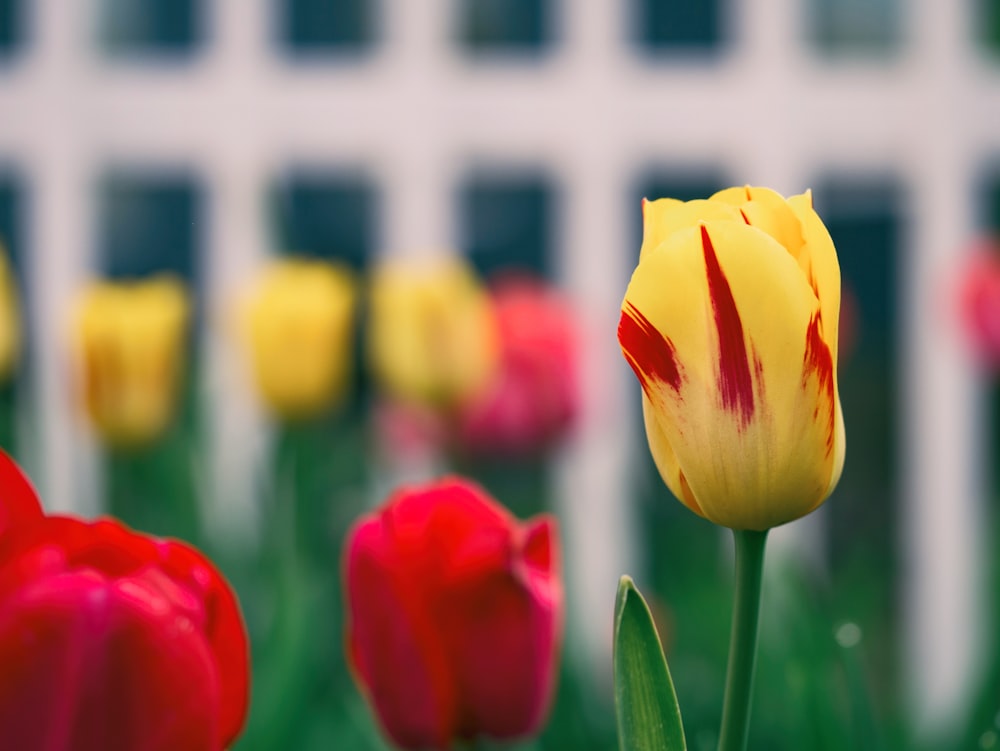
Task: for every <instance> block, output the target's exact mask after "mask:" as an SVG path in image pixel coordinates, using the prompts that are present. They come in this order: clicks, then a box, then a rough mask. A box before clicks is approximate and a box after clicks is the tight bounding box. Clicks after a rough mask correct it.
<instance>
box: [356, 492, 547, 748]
mask: <svg viewBox="0 0 1000 751" xmlns="http://www.w3.org/2000/svg"><path fill="white" fill-rule="evenodd" d="M345 550H346V555H345V560H344V576H345V580H346V598H347V607H348V617H347V650H348V658H349V661H350V663H351V665H352V668H353V671H354V673H355V678H356V680H357V681H358V683H359V684H360V687H361V688H362V690H363V692H364V693H365V694H366V696H367V698H368V701H369V703H370V704H371V705H372V707H373V709H374V711H375V713H376V715H377V716H378V720H379V722H380V723H381V725H382V727H383V729H384V730H385V732H386V733H387V734H388V735H389V736H390V737H391V738H392V740H393V741H394V742H395V743H396V744H397V745H399V746H400V747H401V748H404V749H450V748H452V746H453V744H454V743H456V742H467V741H470V740H472V739H474V738H476V737H478V736H480V735H483V736H488V737H490V738H495V739H509V738H516V737H521V736H526V735H530V734H532V733H535V732H537V731H538V730H539V729H540V727H541V725H542V723H543V721H544V719H545V717H546V714H547V711H548V707H549V703H550V701H551V697H552V691H553V684H554V681H555V674H556V667H557V659H558V650H559V644H560V639H561V629H562V601H563V595H562V582H561V579H560V574H559V545H558V540H557V538H556V531H555V521H554V519H552V518H550V517H545V516H542V517H537V518H535V519H534V520H531V521H528V522H526V523H523V524H522V523H520V522H518V521H517V520H516V519H514V518H513V517H512V516H511V515H510V514H509V513H508V512H507V511H506V509H504V508H503V507H501V506H499V505H498V504H497V503H496V502H495V501H493V500H492V499H491V498H489V497H488V496H487V495H486V494H485V493H484V492H483V491H482V490H480V489H479V488H478V487H476V486H474V485H471V484H470V483H468V482H467V481H464V480H460V479H454V478H452V479H446V480H442V481H441V482H439V483H437V484H435V485H430V486H426V487H421V488H409V489H403V490H400V491H398V492H396V493H395V494H394V495H393V496H392V497H391V498H389V500H388V501H387V502H386V504H385V505H384V506H383V507H382V508H381V509H379V510H378V511H376V512H375V513H372V514H370V515H367V516H365V517H363V518H362V519H361V520H360V521H359V522H358V523H357V524H356V525H355V526H354V528H353V529H352V530H351V532H350V534H349V535H348V539H347V544H346V547H345Z"/></svg>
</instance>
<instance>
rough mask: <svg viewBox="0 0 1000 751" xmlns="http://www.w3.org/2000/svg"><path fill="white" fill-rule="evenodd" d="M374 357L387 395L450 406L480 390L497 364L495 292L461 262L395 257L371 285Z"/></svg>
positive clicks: (371, 350)
mask: <svg viewBox="0 0 1000 751" xmlns="http://www.w3.org/2000/svg"><path fill="white" fill-rule="evenodd" d="M368 343H369V357H370V361H371V367H372V370H373V372H374V374H375V376H376V378H377V379H378V381H379V383H380V385H381V386H382V387H383V388H384V389H385V391H386V392H388V394H389V395H390V396H392V397H394V398H396V399H398V400H401V401H411V402H417V403H421V404H429V405H433V406H444V407H451V406H453V405H455V404H457V403H459V402H460V401H461V400H463V399H464V398H466V397H467V396H468V395H469V394H471V393H473V392H475V391H476V389H478V388H480V387H481V386H482V385H483V384H484V383H485V382H486V380H487V379H488V378H489V377H490V375H491V373H492V372H493V369H494V367H495V366H496V362H497V355H498V352H497V349H498V345H497V334H496V323H495V321H494V318H493V310H492V307H491V305H490V301H489V297H488V296H487V294H486V291H485V290H484V289H483V287H482V286H481V284H480V283H479V281H478V280H477V279H476V277H475V275H474V274H473V272H472V271H471V269H469V268H468V267H467V266H466V265H465V264H464V263H462V262H460V261H459V260H458V259H438V260H436V261H428V262H424V263H421V262H417V261H414V262H409V263H406V262H402V261H393V262H387V263H385V264H383V265H382V266H381V267H380V268H378V269H376V271H375V272H374V275H373V278H372V282H371V319H370V326H369V342H368Z"/></svg>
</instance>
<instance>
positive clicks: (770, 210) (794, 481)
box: [618, 187, 844, 530]
mask: <svg viewBox="0 0 1000 751" xmlns="http://www.w3.org/2000/svg"><path fill="white" fill-rule="evenodd" d="M643 216H644V234H643V243H642V249H641V252H640V259H639V265H638V267H637V268H636V270H635V273H634V274H633V275H632V280H631V282H630V283H629V286H628V290H627V291H626V293H625V300H624V302H623V304H622V316H621V321H620V323H619V326H618V340H619V343H620V344H621V348H622V352H623V354H624V355H625V359H626V360H627V361H628V363H629V365H631V366H632V369H633V370H634V371H635V374H636V376H637V378H638V379H639V383H640V384H641V386H642V390H643V415H644V417H645V422H646V435H647V437H648V439H649V446H650V450H651V451H652V454H653V458H654V460H655V462H656V466H657V468H658V469H659V471H660V474H661V475H662V476H663V479H664V481H665V482H666V484H667V485H668V486H669V487H670V489H671V490H672V491H673V493H674V495H676V496H677V498H679V499H680V500H681V501H682V502H683V503H684V504H685V505H687V506H688V507H689V508H690V509H691V510H693V511H694V512H695V513H697V514H700V515H701V516H703V517H705V518H706V519H709V520H710V521H713V522H715V523H717V524H721V525H723V526H727V527H732V528H734V529H751V530H765V529H768V528H770V527H773V526H777V525H779V524H784V523H785V522H789V521H792V520H793V519H797V518H799V517H801V516H804V515H805V514H808V513H809V512H810V511H812V510H813V509H815V508H816V507H817V506H819V505H820V504H821V503H822V502H823V500H824V499H826V497H827V496H828V495H829V494H830V492H831V491H832V490H833V488H834V487H835V486H836V484H837V481H838V480H839V478H840V472H841V469H842V467H843V463H844V422H843V415H842V412H841V406H840V396H839V394H838V391H837V325H838V316H839V310H840V267H839V265H838V262H837V254H836V251H835V249H834V247H833V242H832V241H831V240H830V235H829V233H828V232H827V231H826V228H825V227H824V226H823V223H822V221H821V220H820V218H819V217H818V216H817V214H816V212H815V211H813V208H812V197H811V195H810V194H809V193H806V194H803V195H799V196H794V197H792V198H790V199H788V200H785V199H784V198H783V197H781V196H780V195H778V194H777V193H775V192H774V191H771V190H767V189H765V188H750V187H747V188H731V189H728V190H724V191H722V192H720V193H717V194H715V195H714V196H712V197H711V198H710V199H708V200H707V201H689V202H686V203H685V202H681V201H676V200H673V199H663V200H659V201H654V202H652V203H649V202H644V204H643Z"/></svg>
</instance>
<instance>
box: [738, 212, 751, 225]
mask: <svg viewBox="0 0 1000 751" xmlns="http://www.w3.org/2000/svg"><path fill="white" fill-rule="evenodd" d="M740 216H741V217H743V223H744V224H750V217H748V216H747V212H745V211H744V210H743V209H740Z"/></svg>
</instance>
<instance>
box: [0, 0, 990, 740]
mask: <svg viewBox="0 0 1000 751" xmlns="http://www.w3.org/2000/svg"><path fill="white" fill-rule="evenodd" d="M95 3H96V0H73V2H66V0H34V2H32V3H25V5H30V11H31V23H30V28H31V29H32V40H31V43H30V44H29V45H28V46H27V48H26V50H25V51H24V53H23V54H22V55H21V56H20V57H18V58H17V59H16V60H15V61H14V62H13V64H11V65H10V66H9V67H6V68H4V69H0V162H8V163H11V164H13V165H14V166H15V167H16V168H17V169H18V170H19V171H20V172H21V174H23V176H24V177H25V181H26V184H27V185H28V187H29V189H30V197H31V200H30V202H29V206H30V211H29V215H28V218H27V221H28V225H29V227H28V233H29V236H30V238H31V252H30V254H29V255H28V258H27V269H26V274H27V278H28V283H29V285H30V286H31V292H32V294H31V295H30V299H31V300H32V304H33V309H32V311H31V315H32V316H33V319H34V321H35V323H36V324H37V333H38V336H39V338H38V341H37V342H36V345H37V347H36V349H35V350H34V355H35V358H36V360H35V362H34V363H33V366H34V367H33V369H32V372H33V373H34V374H35V382H34V384H33V390H32V395H33V401H34V405H33V408H34V410H36V414H38V415H40V416H41V428H40V435H38V436H37V437H36V438H35V442H36V443H37V445H38V446H39V448H40V453H41V463H42V464H43V465H44V467H45V469H46V470H47V471H44V472H36V476H37V477H38V478H39V479H40V484H41V486H42V490H43V492H44V495H45V498H46V499H47V501H48V503H49V505H50V506H52V507H53V508H58V509H76V510H82V511H84V512H93V511H95V510H96V504H95V501H94V499H95V498H96V497H97V490H98V488H99V483H100V478H99V476H98V473H97V471H96V466H97V463H96V462H95V461H94V451H93V448H92V446H91V445H90V444H89V443H88V439H87V437H86V435H85V434H84V433H83V432H82V431H81V430H80V429H79V426H78V425H77V424H76V423H75V422H74V420H73V418H72V414H73V411H72V409H71V404H70V393H69V389H68V387H67V382H66V371H65V365H66V363H65V343H66V342H65V333H66V321H67V316H68V314H69V309H68V306H69V304H70V302H71V300H72V299H73V294H74V291H75V290H76V289H77V288H78V286H79V285H80V284H81V282H82V281H83V280H84V279H85V278H86V277H87V276H88V275H89V274H90V273H91V271H92V269H93V268H94V259H93V257H92V256H93V247H92V238H93V236H94V233H93V229H94V227H93V222H94V214H95V212H94V206H93V205H92V202H93V200H94V193H93V190H92V188H93V186H94V184H95V181H96V178H97V177H98V176H99V175H100V174H102V172H103V171H104V170H105V169H106V168H107V167H108V166H109V165H139V166H142V167H146V168H151V169H155V168H157V167H177V166H182V167H187V168H189V169H190V170H191V171H192V172H193V173H194V174H196V175H198V176H199V177H200V179H201V180H202V183H203V185H204V187H205V188H206V194H207V195H208V197H209V205H210V208H209V211H208V212H207V215H208V217H209V221H208V223H207V225H206V226H205V227H204V228H203V230H202V231H203V232H205V233H206V237H205V246H206V247H207V249H208V253H207V256H206V257H205V258H204V259H203V262H204V264H205V265H204V267H203V268H202V269H201V273H202V278H203V279H205V280H206V282H207V294H206V299H208V300H209V301H212V302H215V303H217V304H218V306H219V308H218V309H215V310H212V311H209V316H208V323H209V324H210V327H209V333H207V334H206V335H205V337H204V350H205V352H204V355H205V361H206V362H207V363H208V368H207V375H206V388H207V389H209V391H210V392H211V398H210V399H209V400H206V401H207V403H208V404H210V405H211V409H212V414H211V420H212V425H213V432H212V434H213V436H214V442H213V445H214V453H213V462H212V466H213V467H214V473H215V474H214V477H213V478H212V483H213V488H214V494H213V496H214V498H215V499H216V505H215V506H214V507H213V509H212V513H213V514H214V518H216V520H218V519H226V520H227V521H229V522H234V521H235V520H239V519H241V518H242V519H246V518H252V512H253V509H252V508H250V507H248V505H247V503H248V502H247V500H246V499H250V498H253V493H252V492H251V486H252V481H253V474H252V472H250V471H248V469H249V468H250V467H253V466H254V460H255V458H257V457H259V456H260V452H261V451H262V450H264V448H265V446H266V441H267V438H266V431H265V430H264V429H263V424H262V421H261V420H260V419H259V416H257V415H255V414H254V412H253V410H252V409H251V408H249V407H248V404H249V402H248V400H246V399H245V395H241V394H240V390H239V389H238V388H235V387H233V384H234V383H236V382H237V381H238V376H237V373H236V366H235V364H234V363H235V359H234V354H235V353H234V352H232V351H231V345H230V343H229V342H228V340H227V339H226V338H225V337H224V336H222V335H221V334H218V333H212V332H213V331H217V329H215V328H212V326H211V324H213V322H214V323H218V322H219V321H220V320H221V314H222V307H221V306H222V305H224V304H225V303H226V302H227V301H229V300H231V299H232V293H233V291H234V290H235V289H236V287H237V286H238V285H239V284H240V283H241V282H243V281H244V280H245V279H246V278H247V276H248V274H250V273H252V271H253V270H254V268H255V267H256V265H257V264H258V262H259V260H260V259H261V258H262V257H263V256H264V255H265V254H266V253H267V252H268V250H267V249H268V241H267V237H266V224H265V222H266V218H265V216H264V215H263V213H262V211H261V207H262V195H263V191H264V189H265V187H266V186H267V185H268V184H269V183H270V181H271V180H272V179H273V178H274V177H275V176H276V175H278V174H280V172H281V171H282V170H283V169H284V168H286V167H287V166H288V165H290V164H309V165H317V164H319V165H331V166H336V167H338V168H356V169H358V170H360V171H362V172H363V173H365V174H367V175H370V176H371V177H372V178H373V180H374V181H375V182H376V183H377V184H378V185H379V186H380V189H381V191H382V196H383V198H384V201H383V204H384V210H383V213H382V218H383V220H384V221H383V224H382V226H381V230H382V234H381V239H382V241H383V242H382V246H381V247H380V248H379V251H380V252H381V253H385V254H395V253H416V252H422V251H425V250H428V249H438V248H447V247H454V246H455V245H456V240H457V238H456V234H455V233H456V226H457V222H456V218H455V217H454V216H453V214H452V212H453V195H454V192H453V188H454V186H455V184H456V181H457V180H458V178H459V177H460V176H461V174H463V172H464V171H465V170H467V169H468V168H469V166H470V165H485V166H495V167H498V168H502V169H509V168H511V167H512V166H513V167H517V166H530V167H540V168H542V169H544V170H545V171H546V173H547V174H549V175H551V176H552V177H553V178H554V179H555V180H556V181H557V183H558V184H559V185H560V189H561V199H562V203H561V210H560V212H559V217H560V219H561V220H562V222H563V226H562V227H561V231H560V233H559V236H560V238H561V242H560V247H559V249H558V252H559V256H558V259H559V260H558V263H557V266H558V269H559V276H560V280H561V282H562V283H563V284H564V285H565V287H566V288H567V289H568V290H569V291H570V293H571V294H572V295H573V296H575V297H576V298H577V300H578V301H579V302H580V303H581V309H582V310H584V311H585V315H586V317H587V319H586V325H588V326H590V327H592V329H593V330H594V331H595V332H600V333H601V334H602V335H600V336H596V337H594V341H595V343H594V345H593V348H592V349H591V350H590V351H588V352H587V353H586V374H587V376H586V384H585V386H586V390H587V394H588V395H589V397H590V398H589V401H588V403H589V404H590V405H591V408H590V409H589V410H588V411H587V414H586V417H585V420H584V425H583V431H582V435H581V437H580V439H579V441H577V442H576V443H575V444H574V446H573V447H572V448H571V449H570V450H569V451H568V455H567V456H566V457H565V459H564V460H563V461H562V462H561V465H560V469H559V472H558V477H559V481H558V485H559V488H558V490H559V496H560V498H561V503H562V504H563V506H564V508H565V509H567V510H569V509H572V513H567V514H566V515H565V523H566V524H568V525H569V526H570V527H571V528H570V529H567V530H566V537H567V539H568V540H569V541H570V548H569V550H568V551H567V556H568V559H569V560H568V563H569V565H568V571H569V572H570V575H571V577H572V583H573V584H574V586H576V588H577V590H578V591H579V593H580V594H579V596H578V598H577V603H578V604H577V612H576V613H574V614H573V616H574V617H578V618H580V619H582V622H583V623H586V624H589V629H590V631H589V635H588V639H589V642H590V644H589V646H590V648H591V649H592V650H593V651H594V653H595V655H600V656H604V655H605V650H606V635H607V634H606V628H605V626H606V625H607V624H608V622H609V620H610V617H609V611H610V606H609V603H610V602H611V601H612V598H613V592H614V588H615V582H616V580H617V576H618V574H619V573H620V572H622V571H628V570H630V568H631V567H632V565H633V563H634V555H635V553H634V551H633V549H632V546H631V544H630V542H629V541H630V540H631V539H632V534H631V532H632V521H631V519H630V517H629V513H628V511H629V510H628V509H623V508H622V506H621V500H622V499H623V498H627V497H629V493H628V492H627V490H626V488H627V487H628V486H629V483H630V477H631V470H632V468H633V466H634V457H635V456H636V454H637V452H644V451H646V448H645V446H643V445H640V443H639V440H638V439H637V436H638V435H639V434H640V433H639V431H638V430H637V428H636V426H635V425H634V424H633V423H632V421H633V420H634V419H635V416H636V412H637V411H636V409H635V405H634V403H633V402H634V400H635V399H636V398H637V396H636V393H635V391H636V389H635V388H634V384H633V383H631V381H630V377H629V375H628V373H627V370H626V369H625V368H624V367H623V365H622V363H621V358H620V355H619V353H618V351H617V343H616V341H615V337H614V326H615V322H616V321H617V317H618V313H617V311H618V306H619V304H620V301H621V296H622V293H623V290H624V288H625V284H626V282H627V279H628V275H629V274H630V272H631V269H630V268H629V263H630V260H631V259H633V258H634V256H635V249H634V248H630V247H626V246H625V245H624V244H623V243H625V242H626V241H627V239H628V238H630V237H631V232H632V228H633V226H634V221H635V218H634V216H633V215H632V214H633V212H634V211H635V210H636V209H634V208H631V209H630V208H629V207H628V206H627V204H626V201H625V200H624V197H625V196H627V195H629V192H630V190H631V189H632V188H633V186H634V180H635V177H636V175H639V174H643V173H645V172H648V170H649V168H650V167H651V166H665V165H669V166H671V167H678V168H684V167H695V168H697V167H698V166H703V165H721V166H723V167H725V169H726V170H727V173H728V174H730V175H733V176H736V177H737V179H738V180H739V181H740V182H744V181H745V182H748V183H753V184H763V185H769V186H773V187H775V188H777V189H778V190H780V191H782V192H786V193H791V192H798V191H800V190H802V189H803V188H805V187H808V185H809V183H810V181H811V180H813V179H815V178H816V177H817V176H818V175H821V174H824V173H825V172H829V171H830V170H836V171H838V172H845V171H856V172H859V173H864V174H871V173H875V174H885V173H888V174H893V175H898V176H899V177H900V178H901V180H902V182H903V184H904V185H905V186H906V196H907V198H908V200H909V202H908V205H907V214H906V216H905V219H906V222H907V223H906V237H905V247H906V249H907V254H906V255H904V256H903V257H902V258H901V259H900V269H901V274H902V278H901V279H900V285H901V290H902V293H901V295H900V299H901V300H902V301H903V302H902V305H903V308H902V310H901V311H900V315H899V316H898V319H899V320H900V321H901V322H902V330H901V331H899V332H898V334H899V337H900V341H901V342H902V346H901V352H902V356H901V357H902V361H901V364H900V371H901V373H902V374H903V383H902V386H901V393H900V394H899V397H898V398H899V399H900V405H901V407H900V409H899V412H900V414H901V415H902V424H901V425H900V426H899V433H900V435H901V436H902V437H903V441H904V444H903V451H904V466H903V487H902V494H903V503H902V508H903V510H902V514H901V516H902V518H901V525H900V535H901V539H902V544H903V546H904V550H905V551H906V561H905V571H906V581H907V583H908V589H907V591H906V593H905V601H906V617H905V618H904V619H903V622H904V623H905V624H906V625H907V628H908V631H907V635H906V640H905V643H904V644H903V645H902V647H901V648H902V649H903V650H904V653H903V655H904V658H905V659H904V660H903V664H904V665H905V666H906V669H907V670H908V671H909V675H908V676H907V678H908V679H909V680H908V685H910V686H912V696H911V697H910V698H911V703H912V706H913V708H914V709H915V710H916V711H917V712H918V713H919V716H920V717H922V718H925V720H926V723H927V727H928V728H930V729H933V728H939V727H941V726H942V724H946V723H947V722H948V721H949V720H951V719H953V718H954V715H955V711H956V708H957V707H959V706H960V705H961V702H962V701H963V700H964V698H965V697H966V694H967V691H968V689H969V686H970V685H971V681H972V679H973V678H974V675H975V668H976V665H977V655H978V654H979V650H980V648H981V645H983V644H984V637H985V634H986V629H987V626H986V624H985V621H984V617H985V610H986V609H985V608H984V607H983V605H982V601H981V599H980V595H981V588H982V584H983V578H982V575H981V574H980V571H981V569H982V566H981V561H982V554H983V550H984V540H983V539H982V530H983V525H982V521H983V520H982V514H983V511H982V501H983V498H982V494H983V491H984V488H983V482H982V470H983V467H982V466H981V464H982V457H983V455H984V452H983V451H981V450H980V449H979V448H978V447H979V445H980V425H979V422H978V419H977V413H978V394H979V391H980V389H979V388H978V384H977V383H976V381H975V377H974V375H973V374H972V372H971V371H970V369H969V367H968V365H967V362H966V360H965V358H964V357H963V354H962V352H961V351H960V349H959V347H958V346H957V345H956V344H955V343H954V337H953V336H951V335H950V333H949V331H948V329H947V326H948V324H947V322H946V321H945V320H944V318H945V317H944V316H942V315H941V309H940V306H938V305H936V304H934V303H933V302H932V301H934V300H936V299H939V298H940V292H941V290H940V286H941V280H942V278H943V277H944V275H946V274H947V273H949V270H950V269H951V268H952V265H953V263H954V255H955V254H956V253H957V252H960V250H961V249H962V248H963V247H966V246H967V245H968V241H969V240H970V239H971V238H972V237H973V235H974V230H975V227H974V217H973V215H972V214H973V207H974V200H973V199H974V196H975V191H976V186H977V182H976V181H977V179H978V178H979V176H980V168H981V166H982V165H983V163H984V161H986V160H987V159H989V158H990V157H995V156H996V155H998V154H1000V69H998V66H997V65H996V64H995V63H994V64H990V63H989V62H988V61H985V60H983V59H982V58H981V57H980V55H979V54H978V53H977V50H976V48H975V46H974V45H973V43H972V41H971V39H972V37H973V23H974V21H973V19H972V18H971V17H970V11H971V8H970V7H969V6H971V5H972V4H971V3H964V2H946V1H942V0H914V2H912V3H909V4H907V7H906V9H905V10H906V16H905V18H904V21H905V24H904V33H903V39H904V44H903V48H902V50H901V52H900V54H899V55H898V57H897V58H894V59H892V60H890V61H887V62H886V61H882V62H873V63H864V62H860V61H854V60H847V61H842V62H838V63H833V62H831V61H829V60H823V59H821V58H820V57H818V56H817V55H816V54H815V52H814V51H813V50H811V49H810V48H809V47H808V45H807V44H806V42H805V41H804V38H803V34H802V29H803V27H804V18H803V16H804V13H805V11H806V9H805V7H804V2H801V1H799V0H738V1H734V2H733V3H732V8H731V10H732V14H731V15H730V17H729V19H728V20H729V22H730V23H731V26H732V30H733V40H732V43H731V44H729V45H728V46H727V47H726V49H725V51H724V53H723V54H722V55H720V56H719V59H718V60H715V61H712V62H705V63H698V62H694V61H688V62H683V61H682V62H674V63H657V62H655V61H653V60H651V59H650V58H649V57H644V56H642V55H638V54H636V50H635V48H634V47H633V46H631V45H630V44H629V43H628V42H627V41H626V40H627V39H628V31H627V29H626V24H627V20H628V19H627V16H626V10H627V7H626V6H627V4H625V3H620V2H615V0H578V1H577V2H573V3H569V2H562V3H558V4H557V8H558V13H557V14H556V15H557V19H558V23H559V29H558V33H557V38H558V40H559V42H558V44H557V45H556V46H555V48H554V49H553V51H552V53H551V54H550V55H547V56H545V57H543V58H542V59H541V60H540V61H535V62H530V61H520V60H517V59H513V60H509V61H507V62H493V63H488V62H477V63H476V64H474V65H473V64H470V63H469V61H468V60H467V59H464V58H463V57H462V55H461V52H460V51H459V50H458V49H457V48H456V46H455V44H454V42H453V41H452V40H451V39H450V34H451V29H452V28H453V25H452V23H451V17H452V15H453V13H454V10H455V9H454V3H453V2H451V1H450V0H421V2H413V0H382V2H381V3H380V8H381V22H382V26H381V43H380V44H379V45H378V46H377V47H376V48H375V50H374V51H373V52H372V54H371V56H370V57H367V58H364V59H361V60H358V61H354V62H346V63H341V64H337V65H331V66H324V65H321V64H315V65H310V64H293V63H292V62H290V61H289V60H287V59H284V58H282V57H281V56H280V55H279V54H276V52H275V48H274V44H273V41H272V40H273V36H274V35H273V32H272V30H271V28H270V25H271V23H272V21H273V19H272V18H271V11H272V7H273V6H272V4H271V3H270V2H266V1H265V0H214V2H206V3H205V6H206V8H207V10H208V13H209V18H210V21H211V23H210V28H211V32H212V33H211V38H210V41H209V43H208V45H207V48H206V49H205V50H204V52H202V53H200V54H199V55H197V56H196V58H195V59H194V61H193V62H191V63H189V64H182V65H173V66H163V65H151V64H145V65H144V64H115V63H112V62H110V61H108V60H107V59H105V58H104V57H102V55H101V54H100V52H99V50H97V49H96V48H95V45H94V43H93V37H94V35H93V24H94V19H95V18H96V5H95ZM609 393H610V394H613V398H611V399H608V398H607V394H609ZM849 419H850V416H848V420H849ZM848 435H850V423H849V422H848ZM248 436H251V437H252V436H259V437H258V438H250V439H248ZM608 436H615V437H616V438H615V440H609V439H608ZM848 461H850V449H848ZM36 469H41V468H40V467H39V468H36ZM794 529H795V528H794V527H793V528H792V532H791V533H790V534H792V535H794Z"/></svg>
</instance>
